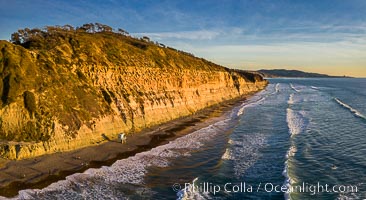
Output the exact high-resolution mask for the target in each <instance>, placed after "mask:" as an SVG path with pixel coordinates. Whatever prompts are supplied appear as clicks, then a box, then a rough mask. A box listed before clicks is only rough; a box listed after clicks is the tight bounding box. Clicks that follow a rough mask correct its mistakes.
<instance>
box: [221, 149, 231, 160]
mask: <svg viewBox="0 0 366 200" xmlns="http://www.w3.org/2000/svg"><path fill="white" fill-rule="evenodd" d="M232 154H233V153H232V152H231V150H230V149H229V148H226V150H225V153H224V154H223V155H222V156H221V159H222V160H233V156H232Z"/></svg>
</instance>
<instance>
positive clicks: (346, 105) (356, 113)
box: [334, 98, 366, 119]
mask: <svg viewBox="0 0 366 200" xmlns="http://www.w3.org/2000/svg"><path fill="white" fill-rule="evenodd" d="M334 100H335V101H336V102H337V103H338V104H339V105H341V106H343V107H344V108H347V109H348V110H349V111H351V113H353V114H354V115H355V116H356V117H359V118H362V119H366V117H365V116H364V115H363V114H362V113H360V112H359V111H358V110H356V109H354V108H352V107H351V106H350V105H348V104H346V103H344V102H342V101H341V100H339V99H338V98H334Z"/></svg>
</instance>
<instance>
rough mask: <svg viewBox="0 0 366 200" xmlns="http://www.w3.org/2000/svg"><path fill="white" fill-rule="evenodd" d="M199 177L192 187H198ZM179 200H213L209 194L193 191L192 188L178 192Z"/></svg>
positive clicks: (197, 190)
mask: <svg viewBox="0 0 366 200" xmlns="http://www.w3.org/2000/svg"><path fill="white" fill-rule="evenodd" d="M197 181H198V177H196V178H195V179H194V180H193V181H192V183H191V187H194V186H195V185H197ZM177 196H178V198H177V200H189V199H200V200H203V199H211V198H210V197H209V195H208V194H206V193H201V192H200V191H199V189H195V190H193V189H192V188H186V187H185V188H183V189H182V190H180V191H178V193H177Z"/></svg>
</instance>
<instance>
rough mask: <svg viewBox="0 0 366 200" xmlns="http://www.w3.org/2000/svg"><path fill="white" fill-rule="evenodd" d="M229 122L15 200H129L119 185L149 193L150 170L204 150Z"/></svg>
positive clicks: (224, 121) (26, 191) (35, 190)
mask: <svg viewBox="0 0 366 200" xmlns="http://www.w3.org/2000/svg"><path fill="white" fill-rule="evenodd" d="M228 120H229V119H227V120H223V121H220V122H217V123H215V124H213V125H210V126H208V127H206V128H202V129H200V130H198V131H195V132H193V133H191V134H188V135H186V136H183V137H180V138H178V139H176V140H174V141H171V142H169V143H168V144H165V145H162V146H158V147H156V148H153V149H151V150H150V151H146V152H142V153H138V154H136V155H135V156H132V157H129V158H126V159H122V160H118V161H116V162H115V163H114V164H112V165H111V166H110V167H106V166H104V167H101V168H99V169H88V170H86V171H85V172H84V173H78V174H73V175H70V176H68V177H66V180H62V181H58V182H56V183H53V184H51V185H49V186H48V187H46V188H44V189H28V190H22V191H20V192H19V195H18V196H17V197H15V198H13V199H80V198H82V199H85V198H86V199H89V198H92V199H121V198H122V199H125V198H126V196H125V195H124V194H123V193H122V192H117V193H116V190H113V187H114V186H115V185H118V186H120V185H121V184H129V185H131V184H132V185H134V186H136V189H134V190H138V189H141V190H147V189H146V188H145V187H143V183H144V176H145V174H146V172H147V168H148V167H150V166H157V167H166V166H168V165H169V158H175V157H179V156H189V155H190V152H192V151H193V150H194V149H198V148H200V147H201V146H203V145H204V143H205V142H207V141H210V140H212V139H213V138H215V136H216V135H217V134H219V133H221V132H222V131H221V130H222V128H223V127H225V126H227V124H228ZM117 191H118V190H117ZM144 192H145V193H146V191H144Z"/></svg>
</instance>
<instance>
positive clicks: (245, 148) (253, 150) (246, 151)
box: [222, 133, 266, 178]
mask: <svg viewBox="0 0 366 200" xmlns="http://www.w3.org/2000/svg"><path fill="white" fill-rule="evenodd" d="M265 143H266V136H265V135H264V134H260V133H258V134H253V135H252V134H251V135H246V134H243V135H241V136H240V138H236V139H235V141H232V142H231V144H230V146H229V147H228V148H227V149H226V151H225V153H224V154H223V156H222V159H223V160H231V161H233V165H234V173H235V175H236V177H237V178H240V177H241V176H242V175H244V173H245V172H246V170H247V169H248V168H250V166H252V165H253V164H254V163H255V162H256V161H257V159H258V157H259V155H260V154H259V153H258V152H259V150H260V149H261V148H262V147H263V146H264V145H265Z"/></svg>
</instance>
